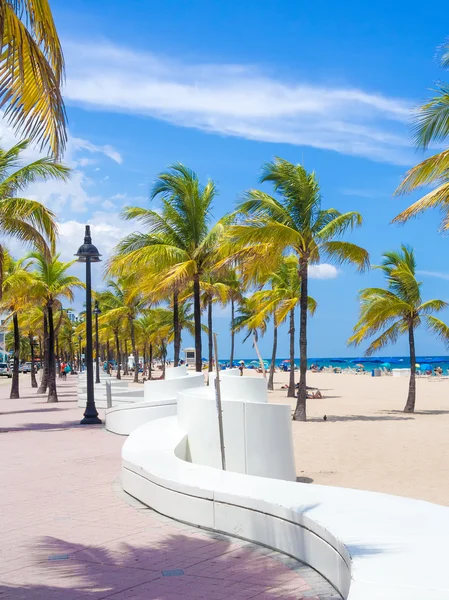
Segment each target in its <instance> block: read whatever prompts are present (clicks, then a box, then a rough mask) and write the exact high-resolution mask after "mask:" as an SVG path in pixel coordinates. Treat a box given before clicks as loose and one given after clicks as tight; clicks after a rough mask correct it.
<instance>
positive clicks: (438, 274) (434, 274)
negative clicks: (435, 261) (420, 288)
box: [416, 271, 449, 279]
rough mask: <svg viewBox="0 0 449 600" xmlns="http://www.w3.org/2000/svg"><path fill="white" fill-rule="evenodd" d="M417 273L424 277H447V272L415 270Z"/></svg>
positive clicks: (448, 276) (448, 274)
mask: <svg viewBox="0 0 449 600" xmlns="http://www.w3.org/2000/svg"><path fill="white" fill-rule="evenodd" d="M416 274H417V275H424V276H425V277H437V278H438V279H449V273H441V272H439V271H416Z"/></svg>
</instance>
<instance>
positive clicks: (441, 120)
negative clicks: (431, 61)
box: [394, 44, 449, 230]
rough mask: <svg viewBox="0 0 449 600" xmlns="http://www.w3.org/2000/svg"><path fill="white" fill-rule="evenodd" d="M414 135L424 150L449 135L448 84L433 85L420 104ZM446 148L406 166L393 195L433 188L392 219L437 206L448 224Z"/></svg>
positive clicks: (448, 55) (448, 61) (446, 59)
mask: <svg viewBox="0 0 449 600" xmlns="http://www.w3.org/2000/svg"><path fill="white" fill-rule="evenodd" d="M441 66H442V67H443V68H447V67H449V44H447V45H446V46H445V47H444V53H443V56H442V60H441ZM414 137H415V143H416V146H417V147H419V148H422V149H423V150H426V149H427V148H428V147H429V146H430V144H431V143H432V142H435V143H441V142H443V141H445V140H447V139H448V138H449V88H448V86H447V84H445V83H443V84H439V85H438V86H437V95H436V96H435V97H434V98H432V99H431V100H429V101H428V102H426V103H425V104H423V105H422V106H421V107H420V108H419V110H418V113H417V115H416V118H415V128H414ZM448 173H449V149H445V150H443V151H442V152H439V153H438V154H435V155H433V156H431V157H430V158H426V159H425V160H423V161H422V162H420V163H419V164H418V165H416V166H415V167H413V168H412V169H410V170H409V171H408V172H407V173H406V176H405V178H404V180H403V181H402V183H401V185H400V186H399V187H398V189H397V190H396V192H395V194H396V195H402V194H408V193H409V192H412V191H413V190H416V189H419V188H421V187H427V186H429V185H434V186H435V185H436V187H435V189H433V190H431V191H430V192H428V193H427V194H425V195H424V196H423V197H422V198H420V199H419V200H417V201H416V202H414V203H413V204H412V205H411V206H409V207H408V208H407V209H406V210H404V211H403V212H401V213H400V214H399V215H398V216H397V217H396V218H395V219H394V221H395V222H400V223H403V222H405V221H408V220H409V219H411V218H412V217H415V216H417V215H418V214H419V213H421V212H424V211H425V210H427V209H430V208H440V209H441V210H442V213H443V215H444V218H443V222H442V224H441V229H442V230H447V229H448V228H449V176H448Z"/></svg>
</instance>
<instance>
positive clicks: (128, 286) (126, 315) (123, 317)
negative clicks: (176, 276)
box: [106, 275, 145, 383]
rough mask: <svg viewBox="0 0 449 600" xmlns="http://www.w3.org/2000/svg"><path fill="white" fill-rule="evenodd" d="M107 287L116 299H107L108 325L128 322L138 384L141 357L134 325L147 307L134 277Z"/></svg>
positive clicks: (112, 283) (114, 282)
mask: <svg viewBox="0 0 449 600" xmlns="http://www.w3.org/2000/svg"><path fill="white" fill-rule="evenodd" d="M107 286H108V289H109V291H110V292H111V293H112V295H113V297H114V299H113V301H112V302H111V300H112V298H111V299H110V300H109V301H108V299H107V297H106V306H107V308H108V312H107V314H106V321H107V322H108V323H111V322H117V323H123V322H125V321H126V322H127V323H128V324H129V333H130V337H131V346H132V351H133V355H134V363H135V365H134V366H135V368H134V382H135V383H137V381H138V380H139V368H138V365H139V355H138V352H137V346H136V333H135V326H134V324H135V321H136V319H137V316H138V314H139V311H140V310H142V308H143V307H144V305H145V302H144V298H143V296H142V294H141V293H140V290H139V284H138V282H137V281H136V277H135V276H134V275H129V276H128V277H121V278H120V279H118V280H117V281H114V280H113V279H110V280H109V281H108V283H107ZM117 335H118V328H117ZM127 358H128V357H127V356H126V360H124V361H123V363H124V365H125V363H126V361H127ZM125 374H126V371H125Z"/></svg>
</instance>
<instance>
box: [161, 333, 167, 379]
mask: <svg viewBox="0 0 449 600" xmlns="http://www.w3.org/2000/svg"><path fill="white" fill-rule="evenodd" d="M161 350H162V352H161V354H162V379H165V363H166V362H167V351H166V348H165V344H164V342H162V348H161Z"/></svg>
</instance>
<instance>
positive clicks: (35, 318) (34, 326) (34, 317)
mask: <svg viewBox="0 0 449 600" xmlns="http://www.w3.org/2000/svg"><path fill="white" fill-rule="evenodd" d="M33 300H34V299H33ZM42 317H43V308H42V307H41V306H36V304H34V302H33V303H30V304H29V305H28V306H26V307H25V308H24V310H22V311H21V318H20V326H21V328H22V329H23V330H24V331H26V335H27V340H28V345H29V353H30V357H31V366H32V368H31V387H32V388H37V387H38V385H37V381H36V373H35V370H34V367H35V360H34V349H35V343H36V342H35V338H36V336H37V333H38V332H39V331H40V329H41V326H42Z"/></svg>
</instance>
